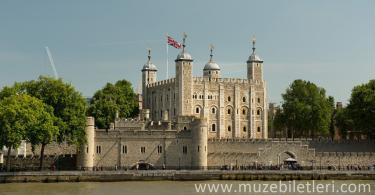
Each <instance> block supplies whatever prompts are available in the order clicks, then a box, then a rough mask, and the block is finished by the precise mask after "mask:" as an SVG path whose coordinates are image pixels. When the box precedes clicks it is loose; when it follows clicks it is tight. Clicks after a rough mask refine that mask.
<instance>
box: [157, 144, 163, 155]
mask: <svg viewBox="0 0 375 195" xmlns="http://www.w3.org/2000/svg"><path fill="white" fill-rule="evenodd" d="M158 153H159V154H160V153H163V146H158Z"/></svg>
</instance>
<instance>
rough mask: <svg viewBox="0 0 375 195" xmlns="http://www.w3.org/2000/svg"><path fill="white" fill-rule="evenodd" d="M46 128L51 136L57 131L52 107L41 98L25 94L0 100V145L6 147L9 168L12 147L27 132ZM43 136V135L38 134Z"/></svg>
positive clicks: (14, 146)
mask: <svg viewBox="0 0 375 195" xmlns="http://www.w3.org/2000/svg"><path fill="white" fill-rule="evenodd" d="M41 129H43V130H45V129H48V131H49V134H50V136H51V139H52V137H53V136H54V135H55V132H57V127H56V126H55V125H54V119H53V114H52V109H51V108H50V107H48V106H46V105H45V104H44V103H43V102H42V101H41V100H39V99H37V98H34V97H31V96H29V95H26V94H20V95H11V96H9V97H6V98H3V99H2V100H1V101H0V147H3V146H6V147H7V148H8V155H7V161H6V167H7V170H8V171H9V170H10V159H11V158H10V154H11V150H12V148H18V147H19V145H20V144H21V141H22V140H24V139H27V138H28V133H29V132H36V131H40V130H41ZM39 136H40V137H43V135H39Z"/></svg>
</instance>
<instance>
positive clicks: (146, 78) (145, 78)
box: [142, 49, 158, 108]
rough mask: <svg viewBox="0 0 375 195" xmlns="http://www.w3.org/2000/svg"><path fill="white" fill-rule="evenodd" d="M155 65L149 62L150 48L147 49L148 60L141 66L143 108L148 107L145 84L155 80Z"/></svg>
mask: <svg viewBox="0 0 375 195" xmlns="http://www.w3.org/2000/svg"><path fill="white" fill-rule="evenodd" d="M157 71H158V70H157V68H156V66H155V65H154V64H153V63H152V62H151V49H148V60H147V62H146V64H145V65H144V66H143V68H142V97H143V108H149V106H150V105H149V100H148V99H147V97H148V96H147V85H148V84H150V83H154V82H156V72H157Z"/></svg>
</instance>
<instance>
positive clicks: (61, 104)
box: [21, 76, 87, 145]
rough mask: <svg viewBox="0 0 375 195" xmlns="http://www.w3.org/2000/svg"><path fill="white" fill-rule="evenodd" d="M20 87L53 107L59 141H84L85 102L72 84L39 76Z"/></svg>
mask: <svg viewBox="0 0 375 195" xmlns="http://www.w3.org/2000/svg"><path fill="white" fill-rule="evenodd" d="M21 88H22V89H23V90H24V91H25V92H26V93H27V94H29V95H31V96H33V97H36V98H38V99H40V100H42V101H43V102H44V103H45V104H47V105H49V106H51V107H52V108H53V114H54V116H55V117H56V123H57V125H58V127H59V133H58V139H57V141H58V142H59V143H62V142H65V141H66V142H68V143H70V144H76V145H79V144H81V143H84V142H85V127H86V108H87V103H86V100H85V98H84V97H83V96H82V95H81V93H80V92H78V91H76V90H75V88H74V87H73V86H72V85H70V84H67V83H64V82H63V80H62V79H54V78H51V77H45V76H40V77H39V78H38V80H32V81H27V82H24V83H22V84H21Z"/></svg>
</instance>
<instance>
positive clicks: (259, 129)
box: [211, 124, 261, 132]
mask: <svg viewBox="0 0 375 195" xmlns="http://www.w3.org/2000/svg"><path fill="white" fill-rule="evenodd" d="M227 130H228V131H232V126H231V125H228V127H227ZM211 131H212V132H216V124H211ZM242 131H243V132H246V131H247V127H246V126H243V127H242ZM260 131H261V128H260V127H257V132H260Z"/></svg>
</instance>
